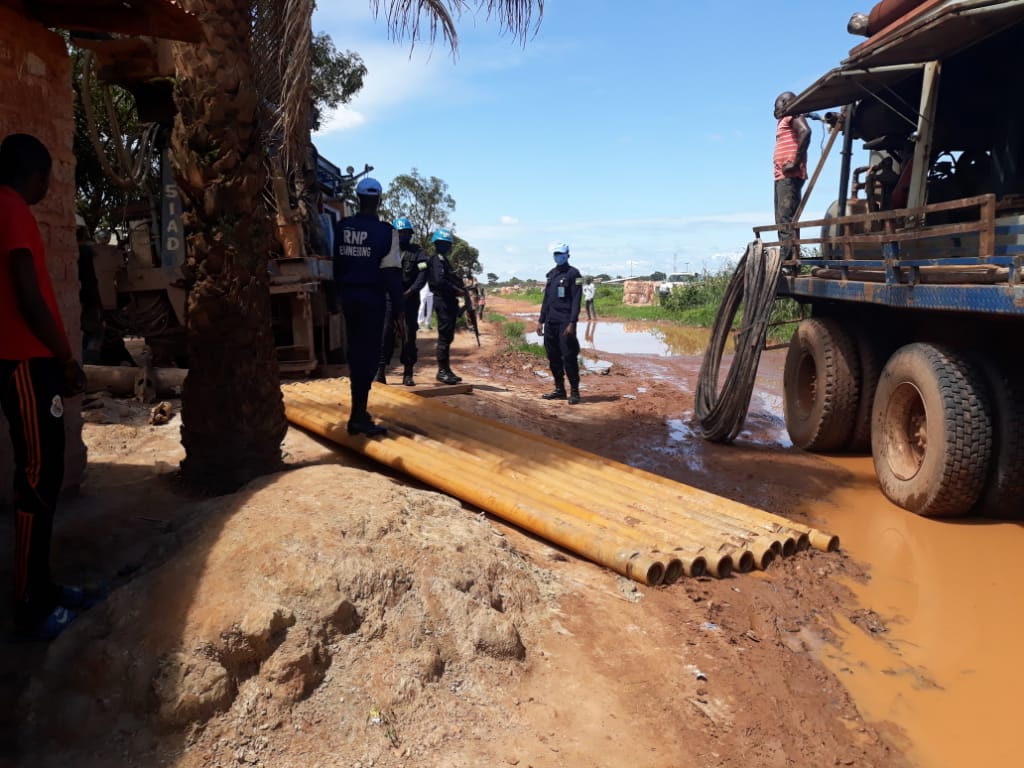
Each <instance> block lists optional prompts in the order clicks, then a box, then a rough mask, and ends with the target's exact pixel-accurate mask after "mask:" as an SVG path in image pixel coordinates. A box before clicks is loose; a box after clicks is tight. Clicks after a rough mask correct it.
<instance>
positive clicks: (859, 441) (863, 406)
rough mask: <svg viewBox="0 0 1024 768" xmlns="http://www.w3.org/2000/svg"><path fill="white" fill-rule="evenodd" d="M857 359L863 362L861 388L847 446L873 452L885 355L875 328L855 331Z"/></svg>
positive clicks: (850, 449)
mask: <svg viewBox="0 0 1024 768" xmlns="http://www.w3.org/2000/svg"><path fill="white" fill-rule="evenodd" d="M854 343H855V346H856V348H857V361H858V362H859V363H860V387H859V388H858V392H857V410H856V413H855V414H854V417H853V433H852V434H851V435H850V441H849V442H848V443H847V444H846V449H847V450H848V451H849V452H850V453H861V454H868V453H871V406H872V405H873V404H874V401H875V391H876V390H877V389H878V377H879V376H881V375H882V364H883V363H884V362H885V357H884V355H883V352H882V348H881V344H880V343H879V342H878V341H876V340H875V339H874V338H872V336H871V329H868V328H861V329H859V330H857V331H855V332H854Z"/></svg>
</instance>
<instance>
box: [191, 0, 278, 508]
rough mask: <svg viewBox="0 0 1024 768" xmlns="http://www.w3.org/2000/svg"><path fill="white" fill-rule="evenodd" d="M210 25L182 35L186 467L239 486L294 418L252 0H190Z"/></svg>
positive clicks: (273, 458)
mask: <svg viewBox="0 0 1024 768" xmlns="http://www.w3.org/2000/svg"><path fill="white" fill-rule="evenodd" d="M182 5H183V6H184V7H185V8H186V9H187V10H189V11H192V12H193V13H195V14H197V15H198V16H199V18H200V20H201V21H202V22H203V25H204V40H203V42H201V43H199V44H198V45H194V46H193V45H185V44H176V45H175V46H174V56H175V64H176V67H177V72H178V78H177V82H176V85H175V90H174V98H175V102H176V104H177V107H178V116H177V117H176V119H175V122H174V130H173V133H172V137H171V148H172V155H173V162H174V165H175V171H176V175H177V179H178V186H179V188H180V191H181V195H182V199H183V202H184V205H185V211H186V218H185V230H186V232H187V233H188V240H187V250H188V262H187V269H186V274H187V275H188V278H189V299H188V356H189V375H188V378H187V379H186V381H185V386H184V392H183V394H182V422H183V423H182V428H181V439H182V444H183V446H184V448H185V460H184V461H183V462H182V465H181V469H182V473H183V475H184V476H185V478H186V479H187V480H189V481H190V482H193V483H195V484H197V485H199V486H200V487H203V488H205V489H208V490H211V491H215V492H224V491H230V490H233V489H235V488H237V487H239V486H240V485H242V484H243V483H245V482H247V481H248V480H250V479H251V478H253V477H256V476H258V475H261V474H265V473H267V472H271V471H274V470H275V469H278V468H279V467H280V463H281V441H282V439H283V438H284V433H285V430H286V428H287V422H286V421H285V417H284V404H283V401H282V398H281V390H280V382H279V378H278V369H277V361H276V358H275V349H274V340H273V336H272V333H271V324H270V289H269V278H268V274H267V257H268V252H269V247H268V246H269V243H270V237H271V231H270V229H269V226H268V219H267V215H266V212H265V209H264V208H263V206H262V204H261V202H260V191H261V190H262V189H263V187H264V185H265V183H266V170H265V167H264V164H263V156H262V150H261V147H260V142H259V135H260V134H259V131H258V126H257V117H258V99H257V96H256V90H255V87H254V81H253V68H252V58H251V56H252V52H251V49H250V39H251V35H250V30H251V24H252V22H251V9H252V0H185V1H184V2H183V3H182Z"/></svg>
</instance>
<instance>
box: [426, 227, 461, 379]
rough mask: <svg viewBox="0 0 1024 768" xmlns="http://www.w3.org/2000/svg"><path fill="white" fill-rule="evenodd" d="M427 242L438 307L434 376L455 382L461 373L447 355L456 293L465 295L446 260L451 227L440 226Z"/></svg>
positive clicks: (455, 313) (452, 333)
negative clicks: (435, 368)
mask: <svg viewBox="0 0 1024 768" xmlns="http://www.w3.org/2000/svg"><path fill="white" fill-rule="evenodd" d="M430 242H431V243H432V244H433V246H434V255H433V256H431V257H430V269H429V272H430V276H429V277H428V280H429V281H430V290H431V291H433V292H434V309H435V310H436V311H437V380H438V381H440V382H441V383H442V384H458V383H459V382H460V381H462V377H461V376H456V375H455V374H454V373H452V369H451V364H450V362H449V359H448V355H449V350H450V349H451V346H452V339H454V338H455V321H456V319H457V318H458V316H459V296H461V295H464V294H465V292H466V289H465V287H464V286H463V284H462V279H461V278H460V277H459V276H458V275H457V274H455V270H453V269H452V265H451V263H450V262H449V261H448V254H450V253H451V252H452V231H451V230H450V229H439V230H437V231H436V232H434V234H433V235H432V236H431V237H430Z"/></svg>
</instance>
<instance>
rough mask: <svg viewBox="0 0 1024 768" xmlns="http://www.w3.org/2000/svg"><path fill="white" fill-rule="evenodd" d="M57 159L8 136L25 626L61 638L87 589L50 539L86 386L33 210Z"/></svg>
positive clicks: (12, 366) (1, 319)
mask: <svg viewBox="0 0 1024 768" xmlns="http://www.w3.org/2000/svg"><path fill="white" fill-rule="evenodd" d="M51 165H52V161H51V159H50V153H49V152H48V151H47V150H46V147H44V146H43V144H42V143H41V142H40V141H39V140H38V139H36V138H35V137H33V136H29V135H27V134H11V135H10V136H8V137H7V138H5V139H4V140H3V143H2V144H0V405H2V407H3V412H4V416H6V417H7V422H8V424H9V425H10V432H11V444H12V446H13V448H14V463H15V468H14V517H15V525H14V533H15V555H14V599H15V616H14V618H15V625H16V628H17V630H18V631H19V632H21V633H26V634H30V635H32V636H35V637H39V638H43V639H50V638H52V637H55V636H56V635H57V634H58V633H59V632H60V631H61V630H63V629H64V627H66V626H67V625H68V624H69V623H70V622H71V621H72V620H73V619H74V618H75V614H74V613H73V612H72V611H70V610H68V608H67V606H62V605H60V603H61V602H65V603H67V602H70V600H71V599H73V598H74V597H75V596H76V594H77V596H78V597H80V596H81V594H80V592H79V591H77V590H74V589H67V590H65V589H64V588H61V587H58V586H57V585H55V584H54V583H53V581H52V580H51V578H50V539H51V536H52V533H53V515H54V511H55V509H56V506H57V496H58V495H59V493H60V489H61V485H62V483H63V481H64V397H66V396H71V395H76V394H79V393H80V392H82V391H84V389H85V375H84V373H83V372H82V368H81V366H80V365H79V364H78V363H77V362H76V361H75V359H74V357H73V356H72V354H71V345H70V344H69V343H68V337H67V333H66V332H65V330H64V324H63V322H62V321H61V317H60V312H59V311H58V307H57V298H56V296H55V295H54V292H53V285H52V284H51V283H50V275H49V273H48V272H47V269H46V253H45V250H44V248H43V240H42V237H41V235H40V233H39V226H38V225H37V223H36V220H35V217H34V216H33V215H32V211H31V209H30V208H29V206H31V205H35V204H36V203H38V202H39V201H40V200H42V199H43V198H44V197H45V196H46V192H47V189H48V187H49V182H50V168H51Z"/></svg>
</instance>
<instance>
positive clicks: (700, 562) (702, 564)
mask: <svg viewBox="0 0 1024 768" xmlns="http://www.w3.org/2000/svg"><path fill="white" fill-rule="evenodd" d="M707 572H708V561H707V560H705V559H704V558H703V557H700V556H699V555H698V556H697V557H695V558H693V560H692V561H690V567H689V569H688V570H687V571H686V575H687V576H692V577H694V578H700V577H701V576H706V575H707Z"/></svg>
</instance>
